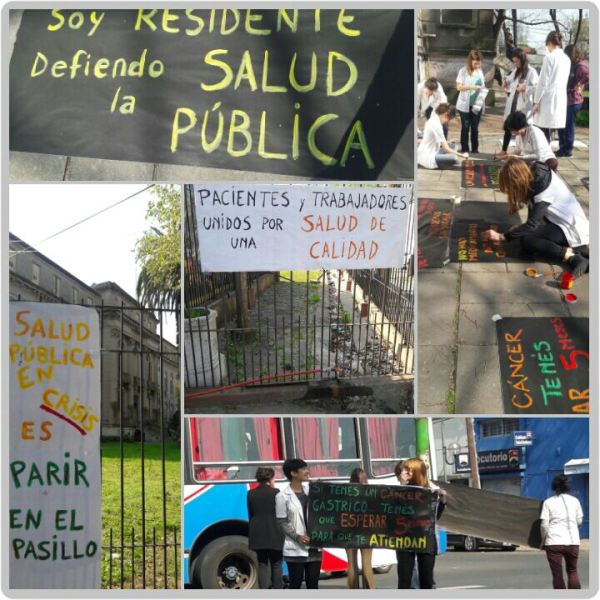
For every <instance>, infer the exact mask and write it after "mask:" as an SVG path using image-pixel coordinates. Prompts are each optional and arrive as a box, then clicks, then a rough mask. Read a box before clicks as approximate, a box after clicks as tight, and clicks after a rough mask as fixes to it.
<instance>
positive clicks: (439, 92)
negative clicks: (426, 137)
mask: <svg viewBox="0 0 600 600" xmlns="http://www.w3.org/2000/svg"><path fill="white" fill-rule="evenodd" d="M417 97H418V98H419V105H418V106H419V110H418V114H419V116H420V117H425V119H429V117H431V113H432V112H433V111H434V110H435V109H436V108H437V107H438V106H439V105H440V104H442V102H448V97H447V96H446V92H444V88H443V87H442V84H441V83H440V82H439V81H438V80H437V79H436V78H435V77H430V78H429V79H428V80H427V81H421V82H420V83H419V84H418V85H417ZM443 130H444V137H445V138H446V139H448V125H446V126H444V127H443Z"/></svg>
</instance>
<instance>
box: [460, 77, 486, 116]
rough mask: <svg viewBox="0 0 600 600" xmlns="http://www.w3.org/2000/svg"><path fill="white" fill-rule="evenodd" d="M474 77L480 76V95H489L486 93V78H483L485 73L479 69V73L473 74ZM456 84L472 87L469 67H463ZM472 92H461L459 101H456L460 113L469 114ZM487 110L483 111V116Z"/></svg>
mask: <svg viewBox="0 0 600 600" xmlns="http://www.w3.org/2000/svg"><path fill="white" fill-rule="evenodd" d="M473 75H475V76H479V78H480V80H481V90H480V91H479V93H480V94H482V93H487V91H485V77H484V76H483V71H482V70H481V69H477V71H474V72H473ZM456 83H461V84H463V85H471V75H469V73H468V71H467V67H462V69H461V70H460V71H459V72H458V75H457V76H456ZM471 91H472V90H465V91H463V92H459V94H458V99H457V100H456V110H459V111H460V112H466V113H468V112H469V97H470V94H471ZM484 110H485V106H484V107H483V108H482V109H481V114H482V115H483V111H484Z"/></svg>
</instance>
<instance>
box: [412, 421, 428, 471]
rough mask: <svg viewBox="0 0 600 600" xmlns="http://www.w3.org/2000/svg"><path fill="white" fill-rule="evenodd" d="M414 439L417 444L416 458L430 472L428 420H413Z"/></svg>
mask: <svg viewBox="0 0 600 600" xmlns="http://www.w3.org/2000/svg"><path fill="white" fill-rule="evenodd" d="M415 437H416V442H417V457H418V458H420V459H421V460H422V461H423V462H424V463H425V464H426V465H427V469H428V470H429V472H430V475H431V470H430V461H429V419H427V418H420V419H415Z"/></svg>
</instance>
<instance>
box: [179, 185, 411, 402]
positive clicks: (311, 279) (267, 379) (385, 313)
mask: <svg viewBox="0 0 600 600" xmlns="http://www.w3.org/2000/svg"><path fill="white" fill-rule="evenodd" d="M184 194H185V202H184V213H185V224H186V226H185V234H184V248H185V291H184V297H185V306H186V314H185V318H184V341H185V344H184V361H185V386H186V393H188V391H189V390H195V389H198V388H206V389H207V390H212V391H219V390H225V389H229V388H232V387H242V386H249V385H253V384H261V385H264V384H268V383H282V382H291V381H306V380H310V379H322V378H325V377H326V376H327V375H328V374H330V373H332V372H333V373H335V374H336V375H337V376H338V377H345V378H353V377H361V376H373V375H403V376H405V377H408V378H410V377H412V376H413V375H414V360H413V346H414V294H413V289H414V257H413V241H414V233H413V229H414V202H413V200H412V199H411V202H410V207H409V211H410V212H409V219H408V225H407V231H406V244H405V249H404V266H403V267H402V268H394V269H373V270H357V271H328V270H320V271H305V272H304V271H303V272H298V271H295V272H291V271H287V272H278V273H264V272H263V273H247V274H246V273H210V274H208V273H203V272H202V271H201V265H200V253H199V244H198V238H197V227H196V214H195V207H194V197H193V188H192V186H190V185H186V186H184ZM240 305H242V306H240ZM246 307H247V308H246Z"/></svg>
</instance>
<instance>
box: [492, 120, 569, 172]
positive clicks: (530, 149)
mask: <svg viewBox="0 0 600 600" xmlns="http://www.w3.org/2000/svg"><path fill="white" fill-rule="evenodd" d="M504 129H506V131H508V133H509V134H510V135H511V136H514V137H515V138H516V141H517V144H516V148H515V151H514V153H513V154H508V153H507V154H504V155H502V154H498V155H496V160H506V159H508V158H511V157H513V156H518V157H519V158H522V159H523V160H524V161H526V162H535V161H540V162H543V163H546V164H547V165H548V166H549V167H550V168H551V169H552V170H553V171H554V172H555V173H556V170H557V169H558V160H556V156H555V154H554V152H552V148H550V144H549V143H548V140H547V139H546V136H545V135H544V132H543V131H542V130H541V129H540V128H539V127H536V126H535V125H532V124H530V123H528V122H527V117H526V116H525V113H522V112H521V111H520V110H516V111H515V112H512V113H510V115H508V117H507V119H506V121H504Z"/></svg>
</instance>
